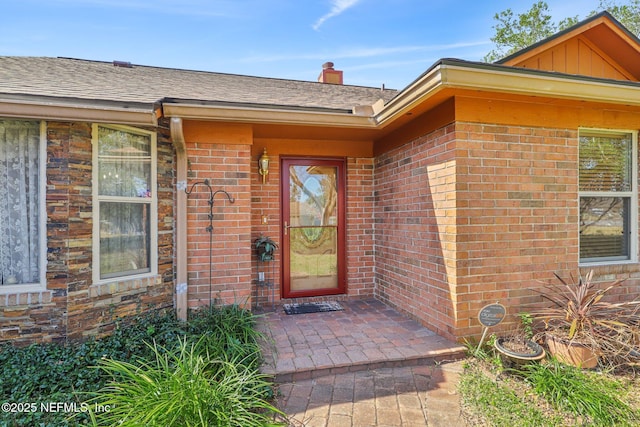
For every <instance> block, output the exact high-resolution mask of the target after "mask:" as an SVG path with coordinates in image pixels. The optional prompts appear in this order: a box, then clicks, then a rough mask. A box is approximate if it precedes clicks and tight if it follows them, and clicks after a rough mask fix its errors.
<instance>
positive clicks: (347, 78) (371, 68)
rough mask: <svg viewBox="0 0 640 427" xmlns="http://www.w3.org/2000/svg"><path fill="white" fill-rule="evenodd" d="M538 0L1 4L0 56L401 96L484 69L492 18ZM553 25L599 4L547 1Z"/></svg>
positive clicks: (26, 0) (59, 0)
mask: <svg viewBox="0 0 640 427" xmlns="http://www.w3.org/2000/svg"><path fill="white" fill-rule="evenodd" d="M534 2H535V0H528V1H526V0H2V3H3V8H2V25H1V26H0V55H2V56H48V57H69V58H80V59H88V60H97V61H108V62H111V61H125V62H131V63H133V64H138V65H149V66H158V67H169V68H180V69H188V70H202V71H213V72H221V73H230V74H242V75H250V76H261V77H274V78H283V79H293V80H308V81H315V80H317V78H318V75H319V74H320V71H321V69H322V64H323V63H325V62H327V61H331V62H333V63H334V64H335V69H337V70H342V71H343V72H344V84H347V85H358V86H371V87H381V86H382V85H384V86H385V87H387V88H393V89H402V88H404V87H405V86H407V85H408V84H410V83H411V82H412V81H413V80H415V79H416V78H418V77H419V76H420V75H421V74H422V73H423V72H425V71H426V70H428V69H429V68H430V67H431V66H432V65H433V64H434V63H435V62H437V61H438V60H439V59H442V58H459V59H465V60H470V61H482V59H483V57H484V56H485V55H486V54H487V53H488V52H489V51H491V50H492V49H493V44H492V42H491V40H490V39H491V37H492V36H493V34H494V31H495V30H494V29H493V27H494V26H495V25H496V23H497V21H495V19H494V16H495V14H496V13H499V12H501V11H503V10H506V9H511V10H512V11H513V12H514V13H515V14H518V13H522V12H525V11H527V10H528V9H530V8H531V6H532V4H533V3H534ZM546 2H547V4H548V5H549V9H550V14H551V15H552V16H553V18H554V21H556V22H557V21H560V20H561V19H563V18H566V17H570V16H571V17H573V16H576V15H577V16H578V17H579V18H580V19H584V18H586V17H587V16H588V14H589V12H591V11H593V10H595V9H597V6H598V3H599V1H598V0H547V1H546Z"/></svg>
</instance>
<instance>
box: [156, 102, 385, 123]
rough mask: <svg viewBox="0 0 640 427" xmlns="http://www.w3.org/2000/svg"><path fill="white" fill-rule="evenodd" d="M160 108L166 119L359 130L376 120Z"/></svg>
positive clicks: (214, 108) (303, 113) (322, 114)
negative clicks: (178, 118) (176, 118)
mask: <svg viewBox="0 0 640 427" xmlns="http://www.w3.org/2000/svg"><path fill="white" fill-rule="evenodd" d="M162 108H163V112H164V115H165V116H166V117H180V118H182V119H188V120H214V121H225V122H239V123H270V124H284V125H312V126H314V125H315V126H331V127H345V128H362V129H373V128H375V127H376V124H375V121H374V120H373V118H371V117H370V116H357V115H353V114H344V113H343V114H340V113H329V112H315V111H300V110H284V109H271V108H247V107H228V106H217V105H197V104H188V103H170V104H169V103H165V104H163V106H162Z"/></svg>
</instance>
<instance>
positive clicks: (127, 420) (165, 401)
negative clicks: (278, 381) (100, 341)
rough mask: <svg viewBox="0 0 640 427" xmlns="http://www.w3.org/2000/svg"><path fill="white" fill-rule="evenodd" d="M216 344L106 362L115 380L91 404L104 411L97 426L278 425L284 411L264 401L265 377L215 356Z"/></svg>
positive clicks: (185, 344)
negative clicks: (150, 357) (276, 418)
mask: <svg viewBox="0 0 640 427" xmlns="http://www.w3.org/2000/svg"><path fill="white" fill-rule="evenodd" d="M212 343H213V341H212V340H211V337H209V336H206V335H205V336H203V337H202V338H201V339H200V340H199V341H197V342H196V343H190V342H189V341H188V340H187V339H181V340H180V345H179V346H178V347H177V348H172V349H171V348H170V349H167V348H162V347H158V346H157V345H154V346H150V348H151V349H152V351H153V354H154V358H153V360H151V361H147V362H141V363H139V364H132V363H127V362H121V361H117V360H113V359H104V360H102V361H101V362H100V369H101V370H103V371H105V372H106V373H108V374H109V376H110V378H111V380H110V381H109V383H108V385H107V386H106V387H105V388H103V389H102V390H100V391H99V392H97V393H95V397H94V398H93V399H91V400H90V401H88V402H89V407H90V408H92V410H93V408H102V409H100V410H99V413H97V412H98V411H93V412H92V419H93V421H94V425H100V426H102V425H107V426H111V425H113V426H115V425H122V426H167V427H168V426H177V425H180V426H182V425H185V426H247V427H250V426H264V425H275V423H274V422H273V421H272V419H273V415H274V414H276V413H279V411H278V410H277V409H276V408H274V407H272V406H271V405H269V404H268V403H267V402H266V400H265V399H264V398H265V396H266V394H265V390H267V389H269V383H268V382H267V381H266V378H265V377H264V376H263V375H261V374H259V373H258V371H257V370H255V369H253V368H250V367H247V366H245V365H244V363H243V361H242V360H236V359H222V358H214V357H212V354H218V353H219V348H218V347H216V346H214V347H211V344H212ZM220 356H222V357H225V355H224V353H222V354H220ZM104 408H108V410H104Z"/></svg>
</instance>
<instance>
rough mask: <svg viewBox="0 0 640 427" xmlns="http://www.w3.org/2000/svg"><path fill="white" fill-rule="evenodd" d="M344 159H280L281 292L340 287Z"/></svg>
mask: <svg viewBox="0 0 640 427" xmlns="http://www.w3.org/2000/svg"><path fill="white" fill-rule="evenodd" d="M344 169H345V165H344V161H342V160H326V159H322V160H314V159H302V158H283V159H282V195H283V197H282V205H283V206H282V212H283V216H282V221H283V224H282V226H283V227H282V234H283V236H282V237H283V238H282V242H283V248H282V254H283V258H282V261H283V269H282V271H283V297H284V298H295V297H309V296H320V295H335V294H342V293H345V279H344V277H345V275H344V263H345V256H344V253H345V252H344V242H345V237H344V236H345V230H344V228H345V214H344V209H345V200H346V198H345V171H344Z"/></svg>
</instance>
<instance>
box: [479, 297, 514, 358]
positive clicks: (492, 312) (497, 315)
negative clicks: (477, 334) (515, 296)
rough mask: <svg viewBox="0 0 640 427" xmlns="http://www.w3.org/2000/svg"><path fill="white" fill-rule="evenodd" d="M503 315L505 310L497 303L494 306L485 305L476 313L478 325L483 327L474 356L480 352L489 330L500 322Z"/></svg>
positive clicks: (505, 312)
mask: <svg viewBox="0 0 640 427" xmlns="http://www.w3.org/2000/svg"><path fill="white" fill-rule="evenodd" d="M505 314H507V309H506V308H505V307H504V305H502V304H500V303H497V302H496V303H495V304H489V305H485V306H484V307H482V308H481V309H480V312H479V313H478V320H479V321H480V324H481V325H482V326H484V331H482V338H480V342H479V343H478V348H477V349H476V355H478V351H480V347H482V343H483V342H484V339H485V337H486V336H487V331H488V330H489V328H490V327H492V326H496V325H498V324H499V323H500V322H502V321H503V320H504V316H505Z"/></svg>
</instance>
